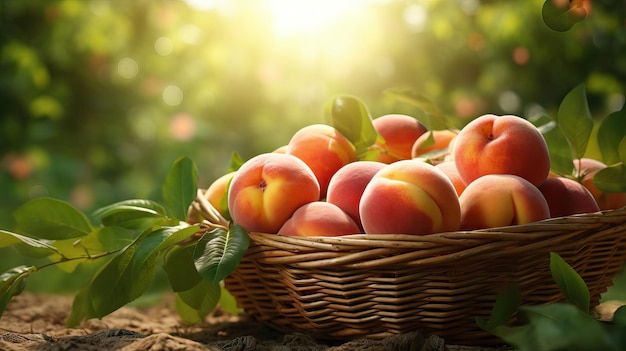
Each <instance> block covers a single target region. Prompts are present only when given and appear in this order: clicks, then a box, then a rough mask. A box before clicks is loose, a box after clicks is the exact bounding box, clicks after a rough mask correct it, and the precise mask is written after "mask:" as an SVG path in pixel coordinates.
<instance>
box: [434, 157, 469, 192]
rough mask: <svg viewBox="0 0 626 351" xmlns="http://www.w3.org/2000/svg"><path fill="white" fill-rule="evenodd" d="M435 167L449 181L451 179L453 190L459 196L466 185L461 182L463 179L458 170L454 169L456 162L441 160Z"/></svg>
mask: <svg viewBox="0 0 626 351" xmlns="http://www.w3.org/2000/svg"><path fill="white" fill-rule="evenodd" d="M435 168H438V169H439V170H441V171H442V172H443V173H444V174H445V175H446V176H447V177H448V178H450V181H452V185H454V190H456V194H457V195H459V196H460V195H461V194H462V193H463V190H465V187H466V185H465V183H464V182H463V179H461V176H460V175H459V171H458V170H457V169H456V164H455V163H454V161H444V162H441V163H439V164H437V165H435Z"/></svg>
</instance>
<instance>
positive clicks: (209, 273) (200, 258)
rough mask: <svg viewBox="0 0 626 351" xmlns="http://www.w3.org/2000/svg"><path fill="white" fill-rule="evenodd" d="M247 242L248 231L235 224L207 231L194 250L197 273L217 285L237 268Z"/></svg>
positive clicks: (246, 247) (248, 239)
mask: <svg viewBox="0 0 626 351" xmlns="http://www.w3.org/2000/svg"><path fill="white" fill-rule="evenodd" d="M249 243H250V238H249V237H248V233H247V232H246V231H245V229H243V228H242V227H241V226H239V225H237V224H233V225H231V227H230V230H225V229H222V228H218V229H214V230H212V231H210V232H207V233H206V234H204V236H203V237H202V238H201V239H200V241H199V242H198V244H197V245H196V251H195V252H194V262H195V265H196V269H197V270H198V273H200V275H201V276H202V277H203V278H204V279H206V280H208V281H209V282H210V283H212V284H215V285H217V284H218V283H219V282H220V281H222V280H223V279H224V278H226V277H227V276H228V275H229V274H230V273H232V272H233V271H234V270H235V269H236V268H237V266H238V265H239V262H240V261H241V259H242V258H243V256H244V255H245V253H246V251H247V250H248V245H249Z"/></svg>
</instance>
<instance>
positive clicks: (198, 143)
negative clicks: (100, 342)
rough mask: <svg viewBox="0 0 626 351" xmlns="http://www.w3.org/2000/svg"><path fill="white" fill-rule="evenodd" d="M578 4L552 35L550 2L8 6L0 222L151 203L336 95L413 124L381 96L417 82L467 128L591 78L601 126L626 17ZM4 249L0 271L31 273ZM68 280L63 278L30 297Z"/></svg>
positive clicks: (304, 118)
mask: <svg viewBox="0 0 626 351" xmlns="http://www.w3.org/2000/svg"><path fill="white" fill-rule="evenodd" d="M565 1H566V2H567V0H565ZM572 3H573V4H576V5H577V6H578V5H580V6H583V7H584V8H585V9H587V10H590V12H589V13H588V16H587V17H586V18H584V19H583V20H582V21H580V22H578V23H576V24H573V25H572V26H571V28H569V29H567V30H562V31H556V30H553V29H551V28H550V27H549V26H548V25H546V22H545V21H544V19H543V18H542V6H543V4H544V0H532V1H529V0H510V1H487V0H483V1H480V0H445V1H444V0H415V1H408V0H407V1H399V0H376V1H373V0H372V1H352V0H351V1H347V0H346V1H341V2H334V1H321V0H317V1H298V2H295V1H294V2H291V1H278V0H265V1H243V0H233V1H227V0H187V1H183V0H167V1H166V0H163V1H149V0H138V1H121V0H110V1H105V0H84V1H79V0H66V1H54V0H46V1H36V2H33V1H15V0H0V106H2V108H1V109H0V169H1V172H0V228H7V229H10V228H12V226H13V225H14V219H13V216H12V212H13V211H14V210H15V209H16V208H17V207H19V206H20V205H21V204H23V203H24V202H26V201H28V200H29V199H32V198H37V197H42V196H49V197H53V198H57V199H61V200H64V201H68V202H70V203H71V204H73V205H74V206H76V207H77V208H78V209H80V210H82V211H84V212H85V213H87V214H89V213H91V211H93V210H94V209H96V208H99V207H102V206H104V205H107V204H110V203H113V202H116V201H120V200H125V199H130V198H155V197H157V196H158V192H159V191H160V184H161V182H162V179H163V178H164V177H165V175H166V173H167V171H168V169H169V166H170V165H171V163H172V162H173V161H174V160H175V159H177V158H178V157H179V156H180V155H186V156H188V157H189V158H191V159H193V160H194V161H195V162H196V163H197V165H198V170H199V173H198V174H199V180H198V183H199V185H200V186H207V185H208V184H209V183H210V182H211V181H212V180H214V179H215V178H217V177H218V176H220V175H221V174H223V172H224V171H225V170H226V169H227V168H228V166H229V163H230V158H231V154H232V152H237V153H238V154H240V155H241V156H242V157H243V158H244V159H247V158H249V157H252V156H253V155H256V154H258V153H261V152H266V151H271V150H273V149H275V148H277V147H279V146H281V145H282V144H284V143H285V141H286V140H288V139H289V137H290V136H291V135H292V134H293V133H294V132H295V131H296V130H298V129H299V128H301V127H303V126H305V125H307V124H311V123H317V122H321V121H322V115H323V111H322V108H323V106H324V104H325V103H326V102H327V101H328V100H329V99H330V98H332V97H334V96H336V95H339V94H350V95H354V96H357V97H359V98H360V99H362V100H363V101H365V102H366V103H367V105H368V107H369V108H370V111H371V113H372V116H373V117H377V116H380V115H382V114H386V113H390V112H397V113H406V114H409V115H418V114H419V111H418V110H417V109H416V107H415V106H414V105H411V104H407V103H406V102H404V101H402V100H400V99H397V98H396V97H394V96H393V94H388V93H386V92H387V91H388V89H393V88H402V89H411V90H412V91H414V92H417V93H419V94H421V96H424V97H426V98H428V99H429V100H430V101H432V102H433V103H434V104H436V106H437V107H438V109H439V110H440V111H441V113H442V114H444V115H445V116H446V117H448V118H450V119H453V120H455V121H456V123H457V124H458V125H459V126H461V125H463V124H465V123H467V122H469V121H470V120H471V119H473V118H475V117H478V116H480V115H482V114H485V113H494V114H515V115H519V116H522V117H526V118H529V117H532V116H533V115H536V114H538V113H542V112H547V113H548V114H550V115H553V114H554V111H556V109H558V106H559V103H560V102H561V101H562V99H563V97H564V96H565V95H566V94H567V93H568V92H569V91H570V90H572V88H574V87H575V86H577V85H579V84H584V85H585V89H586V93H587V98H588V103H589V107H590V110H591V114H592V116H593V117H594V118H595V119H596V121H597V122H598V121H600V119H601V118H603V117H604V116H606V115H607V114H608V113H610V112H613V111H618V110H620V109H622V107H623V105H624V102H625V94H626V61H624V60H623V58H624V57H626V6H625V5H624V3H623V1H622V0H584V1H572ZM595 152H596V149H595V147H594V145H593V144H592V145H591V146H590V147H589V149H588V153H589V154H590V156H595V157H597V155H595V154H594V153H595ZM0 255H1V257H2V258H3V259H2V260H1V261H0V271H5V270H6V269H8V268H10V267H13V266H15V265H16V262H17V261H18V260H19V262H20V263H24V261H23V260H24V259H23V257H17V256H16V254H15V252H14V250H12V249H11V248H9V249H2V250H0ZM87 273H88V272H85V274H87ZM622 280H626V279H623V278H618V281H617V282H616V283H617V284H616V287H615V288H613V289H611V290H610V291H609V293H608V294H613V296H611V297H619V291H624V290H625V289H624V288H623V287H622V288H621V289H618V288H619V287H620V286H624V285H626V282H622ZM73 281H74V280H73V279H72V278H71V277H68V276H67V275H64V274H61V272H57V271H55V269H54V268H53V269H51V270H50V271H49V272H48V274H46V275H45V276H43V275H38V276H37V277H35V276H33V277H32V279H30V280H29V283H28V287H27V288H28V289H29V290H33V291H36V292H55V293H63V292H72V291H75V290H76V289H77V288H78V287H77V286H75V284H73ZM161 281H163V279H161ZM164 286H165V282H164V283H163V286H160V285H159V280H158V279H157V283H156V285H155V287H154V290H155V291H159V290H160V289H162V288H163V287H164ZM622 294H626V293H622ZM622 299H624V298H623V297H622Z"/></svg>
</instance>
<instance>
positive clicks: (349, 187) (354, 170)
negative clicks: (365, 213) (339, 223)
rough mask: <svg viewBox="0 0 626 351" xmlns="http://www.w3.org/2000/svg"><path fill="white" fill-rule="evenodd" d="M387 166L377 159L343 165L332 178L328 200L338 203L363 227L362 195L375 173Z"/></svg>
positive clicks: (327, 195) (329, 184)
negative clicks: (360, 210)
mask: <svg viewBox="0 0 626 351" xmlns="http://www.w3.org/2000/svg"><path fill="white" fill-rule="evenodd" d="M385 166H386V164H385V163H382V162H376V161H356V162H352V163H350V164H347V165H345V166H343V167H342V168H341V169H340V170H338V171H337V173H335V174H334V175H333V176H332V178H330V182H329V183H328V193H327V194H326V201H327V202H330V203H332V204H335V205H337V206H338V207H339V208H341V209H342V210H343V211H344V212H346V213H347V214H348V215H350V217H352V219H353V220H354V221H355V222H356V224H357V225H358V226H359V227H361V216H360V215H359V202H360V201H361V195H363V190H365V187H366V186H367V184H368V183H369V181H370V180H371V179H372V177H374V174H376V172H378V171H379V170H381V169H382V168H383V167H385Z"/></svg>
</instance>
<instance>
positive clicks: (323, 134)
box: [285, 124, 356, 198]
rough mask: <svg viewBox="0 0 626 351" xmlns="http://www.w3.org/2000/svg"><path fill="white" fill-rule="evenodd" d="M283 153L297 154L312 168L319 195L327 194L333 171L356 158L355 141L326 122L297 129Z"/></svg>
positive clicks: (321, 196) (324, 195)
mask: <svg viewBox="0 0 626 351" xmlns="http://www.w3.org/2000/svg"><path fill="white" fill-rule="evenodd" d="M285 153H286V154H289V155H293V156H296V157H298V158H299V159H301V160H302V161H304V163H306V164H307V165H308V166H309V167H310V168H311V170H312V171H313V173H314V174H315V177H316V178H317V181H318V183H319V185H320V198H324V197H326V191H327V189H328V183H329V182H330V178H331V177H332V176H333V174H335V172H337V171H338V170H339V169H340V168H341V167H343V166H345V165H347V164H348V163H350V162H354V161H356V148H355V147H354V144H352V142H350V140H348V138H346V137H345V136H344V135H343V134H341V133H340V132H339V131H338V130H337V129H335V128H334V127H332V126H329V125H326V124H311V125H307V126H305V127H303V128H301V129H300V130H298V131H297V132H296V133H295V134H294V135H293V136H292V137H291V139H290V140H289V143H288V144H287V150H286V151H285Z"/></svg>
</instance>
